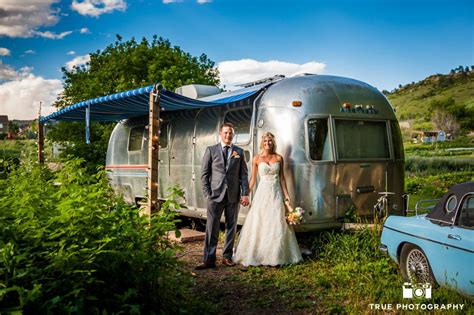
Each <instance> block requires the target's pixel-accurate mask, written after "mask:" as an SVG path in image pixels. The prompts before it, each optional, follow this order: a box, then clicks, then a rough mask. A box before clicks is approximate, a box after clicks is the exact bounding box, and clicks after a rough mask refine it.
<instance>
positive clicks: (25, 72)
mask: <svg viewBox="0 0 474 315" xmlns="http://www.w3.org/2000/svg"><path fill="white" fill-rule="evenodd" d="M31 71H33V68H32V67H23V68H21V69H20V70H19V71H16V70H15V69H14V68H13V67H11V66H9V65H7V64H4V63H2V62H1V61H0V82H2V81H11V80H19V79H21V78H26V77H27V76H29V75H30V74H31Z"/></svg>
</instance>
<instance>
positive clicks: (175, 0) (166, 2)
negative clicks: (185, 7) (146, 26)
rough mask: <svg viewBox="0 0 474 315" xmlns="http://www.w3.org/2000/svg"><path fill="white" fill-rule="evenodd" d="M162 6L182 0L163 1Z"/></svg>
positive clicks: (181, 0)
mask: <svg viewBox="0 0 474 315" xmlns="http://www.w3.org/2000/svg"><path fill="white" fill-rule="evenodd" d="M162 2H163V3H164V4H169V3H178V2H183V0H163V1H162Z"/></svg>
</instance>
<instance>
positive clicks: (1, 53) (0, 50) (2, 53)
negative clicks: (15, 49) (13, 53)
mask: <svg viewBox="0 0 474 315" xmlns="http://www.w3.org/2000/svg"><path fill="white" fill-rule="evenodd" d="M0 56H10V49H8V48H3V47H0Z"/></svg>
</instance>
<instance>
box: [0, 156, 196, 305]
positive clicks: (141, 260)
mask: <svg viewBox="0 0 474 315" xmlns="http://www.w3.org/2000/svg"><path fill="white" fill-rule="evenodd" d="M165 210H166V209H164V210H162V211H160V212H159V213H157V214H156V215H153V216H151V218H147V217H145V216H141V215H140V214H139V209H136V208H134V207H131V206H129V205H127V204H125V203H124V202H123V201H121V199H120V198H117V197H116V196H114V195H113V192H112V190H111V188H110V187H109V185H108V179H107V176H106V174H105V172H104V171H103V170H100V171H99V172H98V173H97V174H96V175H94V176H90V175H88V174H87V172H86V169H85V168H84V167H83V161H81V160H73V161H69V162H67V163H66V164H65V166H64V167H63V168H62V169H61V170H59V171H56V172H51V171H49V170H48V169H46V168H44V167H40V166H38V165H35V164H33V163H24V164H22V165H21V166H20V167H18V168H16V169H14V170H13V171H12V172H11V173H10V175H9V177H8V179H7V180H3V181H0V226H1V227H2V233H1V235H0V313H3V312H9V311H16V310H19V311H22V312H24V313H55V314H62V313H87V314H105V313H127V314H128V313H135V314H138V313H175V312H183V311H186V310H188V307H191V306H190V305H191V304H189V303H188V304H187V303H185V301H186V294H187V293H186V292H187V291H186V287H187V286H188V285H189V281H190V278H189V277H188V276H187V275H186V274H185V273H184V272H183V271H182V270H181V268H180V266H179V265H178V262H177V259H176V258H175V252H176V248H175V247H174V246H173V244H172V243H170V242H169V241H168V240H167V238H166V234H167V232H168V231H170V230H174V229H175V217H174V214H173V212H172V211H165Z"/></svg>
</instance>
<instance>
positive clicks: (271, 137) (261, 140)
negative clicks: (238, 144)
mask: <svg viewBox="0 0 474 315" xmlns="http://www.w3.org/2000/svg"><path fill="white" fill-rule="evenodd" d="M265 138H270V140H272V143H273V146H272V149H271V153H272V154H274V153H276V148H277V145H276V142H275V136H274V135H273V133H271V132H269V131H267V132H265V133H264V134H263V136H262V138H261V139H260V152H263V140H265Z"/></svg>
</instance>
